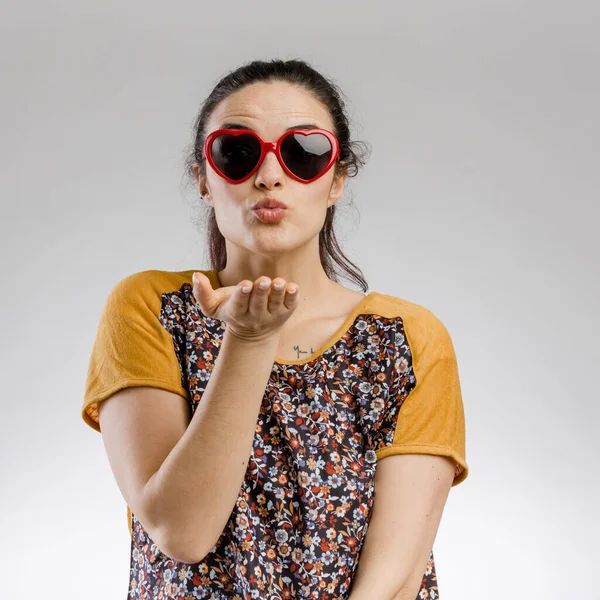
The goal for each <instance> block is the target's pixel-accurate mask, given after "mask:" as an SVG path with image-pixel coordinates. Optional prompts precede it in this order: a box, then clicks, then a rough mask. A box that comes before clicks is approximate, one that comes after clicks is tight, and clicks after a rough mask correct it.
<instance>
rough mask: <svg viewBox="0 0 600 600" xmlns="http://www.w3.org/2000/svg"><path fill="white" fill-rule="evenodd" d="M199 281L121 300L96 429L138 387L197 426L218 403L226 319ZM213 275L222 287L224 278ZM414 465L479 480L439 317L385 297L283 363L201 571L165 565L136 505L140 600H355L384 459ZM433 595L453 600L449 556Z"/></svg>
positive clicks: (174, 277)
mask: <svg viewBox="0 0 600 600" xmlns="http://www.w3.org/2000/svg"><path fill="white" fill-rule="evenodd" d="M193 272H194V271H193V270H191V271H178V272H171V271H158V270H151V271H142V272H139V273H134V274H132V275H129V276H128V277H125V278H124V279H122V280H121V281H119V282H118V284H117V285H116V286H115V287H114V288H113V289H112V290H111V292H110V294H109V296H108V298H107V300H106V303H105V305H104V308H103V311H102V315H101V318H100V323H99V326H98V332H97V336H96V339H95V342H94V346H93V349H92V354H91V358H90V363H89V369H88V373H87V380H86V389H85V397H84V404H83V406H82V409H81V414H82V417H83V419H84V421H85V422H86V423H87V424H88V425H89V426H90V427H92V428H93V429H95V430H96V431H100V426H99V422H98V403H99V402H102V401H103V400H105V399H107V398H108V397H109V396H110V395H112V394H113V393H115V392H116V391H118V390H120V389H123V388H125V387H129V386H153V387H158V388H161V389H165V390H168V391H171V392H175V393H178V394H180V395H181V396H183V397H184V398H186V399H187V401H188V404H189V407H190V414H191V415H192V416H193V414H194V412H195V410H196V408H197V407H198V404H199V403H200V402H202V396H203V393H204V390H205V388H206V385H207V383H208V380H209V378H210V374H211V372H212V369H213V367H214V365H215V362H216V360H217V359H218V355H219V347H220V344H221V341H222V339H223V335H224V333H225V322H223V321H220V320H218V319H214V318H210V317H207V316H206V315H204V314H202V311H201V310H200V307H199V305H198V303H197V302H196V300H195V298H194V296H193V293H192V281H191V276H192V273H193ZM202 272H203V273H204V274H205V275H206V276H207V277H209V279H210V280H211V283H212V285H213V288H215V289H216V288H218V287H220V282H219V279H218V276H217V273H216V272H215V271H213V270H205V271H202ZM402 453H404V454H410V453H422V454H437V455H443V456H448V457H451V458H453V459H454V461H455V463H456V471H455V478H454V482H453V486H455V485H457V484H458V483H460V482H462V481H464V479H465V478H466V477H467V474H468V466H467V464H466V461H465V423H464V412H463V403H462V397H461V391H460V383H459V379H458V370H457V364H456V357H455V354H454V349H453V345H452V341H451V339H450V336H449V334H448V332H447V330H446V328H445V327H444V325H443V324H442V323H441V321H440V320H439V319H438V318H437V317H436V316H435V315H434V314H433V313H432V312H431V311H429V310H428V309H426V308H424V307H422V306H419V305H417V304H414V303H411V302H408V301H407V300H403V299H400V298H397V297H394V296H388V295H385V294H381V293H377V292H371V293H370V294H368V295H366V296H365V298H364V299H363V301H361V302H360V303H359V305H358V306H357V307H356V308H355V310H354V311H353V312H352V313H351V314H350V315H348V317H347V319H346V321H345V322H344V324H343V325H342V327H341V328H340V329H339V330H338V332H336V334H335V335H334V336H332V338H331V339H330V340H328V341H327V342H326V343H325V344H323V346H322V347H320V348H318V349H317V351H316V352H314V353H313V354H311V355H309V356H307V357H305V358H303V359H299V360H295V361H281V360H278V359H277V358H276V359H275V360H274V363H273V369H272V372H271V375H270V378H269V381H268V383H267V386H266V388H265V393H264V397H263V400H262V404H261V406H260V410H259V413H258V417H257V422H256V429H255V434H254V442H253V447H252V451H251V455H250V457H249V462H248V467H247V470H246V474H245V478H244V481H243V483H242V486H241V489H240V491H239V494H238V496H237V499H236V501H235V505H234V506H233V507H232V511H231V514H230V516H229V520H228V522H227V525H226V527H225V529H224V530H223V532H222V534H221V536H220V538H219V539H218V540H217V542H216V543H215V545H214V546H213V547H212V548H211V550H210V551H209V553H208V554H207V555H206V556H205V557H204V558H203V559H202V560H201V561H200V562H198V563H184V562H180V561H177V560H175V559H173V558H171V557H169V556H167V555H166V554H164V553H163V552H162V550H161V549H160V548H159V547H158V546H157V544H156V543H155V542H154V541H153V540H152V539H151V537H150V536H149V534H148V532H147V531H146V530H145V529H144V526H143V523H142V522H141V521H139V520H138V519H137V517H136V515H135V514H133V513H132V511H131V509H130V508H129V506H128V507H127V522H128V526H129V531H130V535H131V554H130V569H129V573H130V577H129V588H128V592H127V598H129V599H132V600H133V599H136V600H156V599H159V600H160V599H166V598H180V599H187V600H192V599H193V600H197V599H211V600H251V599H268V600H272V599H276V600H288V599H296V598H302V599H311V600H312V599H314V600H317V599H318V600H342V599H346V598H348V597H349V596H350V592H351V589H352V582H353V576H354V574H355V572H356V569H357V566H358V562H359V559H360V553H361V549H362V546H363V542H364V539H365V535H366V534H367V530H368V527H369V521H370V517H371V514H372V510H373V504H374V502H375V496H376V494H375V479H374V478H375V472H376V469H377V465H378V462H379V461H380V460H382V459H384V458H385V457H387V456H390V455H393V454H402ZM417 598H418V599H419V600H429V599H432V600H437V599H438V598H439V593H438V587H437V577H436V571H435V563H434V557H433V550H432V551H431V554H430V556H429V560H428V563H427V566H426V569H425V571H424V573H423V579H422V584H421V589H420V590H419V594H418V596H417Z"/></svg>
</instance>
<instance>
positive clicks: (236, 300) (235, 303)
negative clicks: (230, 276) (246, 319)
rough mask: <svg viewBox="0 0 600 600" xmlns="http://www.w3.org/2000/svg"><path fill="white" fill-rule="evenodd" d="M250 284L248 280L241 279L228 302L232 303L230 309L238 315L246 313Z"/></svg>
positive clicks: (250, 293) (250, 291)
mask: <svg viewBox="0 0 600 600" xmlns="http://www.w3.org/2000/svg"><path fill="white" fill-rule="evenodd" d="M252 287H253V286H252V282H251V281H250V280H249V279H242V281H240V282H239V283H238V284H237V285H236V286H235V290H234V292H233V294H232V295H231V298H230V300H229V302H231V303H232V309H233V311H234V312H237V313H238V314H245V313H247V312H248V303H249V301H250V296H251V295H252Z"/></svg>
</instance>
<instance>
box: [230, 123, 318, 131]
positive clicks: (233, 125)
mask: <svg viewBox="0 0 600 600" xmlns="http://www.w3.org/2000/svg"><path fill="white" fill-rule="evenodd" d="M219 129H250V130H251V131H254V129H252V127H249V126H248V125H242V124H241V123H223V125H221V126H220V127H219ZM292 129H321V126H320V125H315V124H314V123H302V124H301V125H292V127H288V128H287V129H286V131H291V130H292Z"/></svg>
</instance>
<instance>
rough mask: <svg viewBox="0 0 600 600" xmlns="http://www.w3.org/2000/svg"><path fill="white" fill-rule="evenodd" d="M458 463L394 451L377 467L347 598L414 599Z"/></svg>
mask: <svg viewBox="0 0 600 600" xmlns="http://www.w3.org/2000/svg"><path fill="white" fill-rule="evenodd" d="M455 465H456V463H455V462H454V461H453V460H452V459H451V458H449V457H446V456H439V455H431V454H395V455H393V456H387V457H386V458H385V459H382V460H381V462H380V464H379V465H377V470H376V472H375V500H374V504H373V512H372V515H371V520H370V522H369V527H368V531H367V535H366V537H365V540H364V542H363V548H362V550H361V554H360V558H359V563H358V567H357V570H356V573H355V574H354V580H353V584H352V587H351V592H350V596H349V599H348V600H373V598H378V599H381V600H415V599H416V598H417V594H418V593H419V590H420V587H421V583H422V581H423V576H424V573H425V570H426V568H427V561H428V559H429V555H430V553H431V550H432V548H433V542H434V540H435V537H436V535H437V531H438V527H439V524H440V520H441V518H442V512H443V510H444V506H445V504H446V500H447V498H448V494H449V492H450V488H451V486H452V482H453V479H454V475H455Z"/></svg>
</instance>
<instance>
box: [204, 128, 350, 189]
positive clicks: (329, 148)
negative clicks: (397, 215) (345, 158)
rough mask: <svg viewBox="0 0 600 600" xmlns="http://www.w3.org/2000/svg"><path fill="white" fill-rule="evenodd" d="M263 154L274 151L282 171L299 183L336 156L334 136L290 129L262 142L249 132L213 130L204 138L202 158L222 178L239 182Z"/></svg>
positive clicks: (314, 175)
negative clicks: (275, 137) (275, 139)
mask: <svg viewBox="0 0 600 600" xmlns="http://www.w3.org/2000/svg"><path fill="white" fill-rule="evenodd" d="M267 152H275V155H276V156H277V159H278V160H279V163H280V164H281V166H282V167H283V169H284V170H285V172H286V173H287V174H288V175H289V176H290V177H293V178H294V179H296V180H297V181H301V182H302V183H310V182H311V181H315V179H318V178H319V177H322V176H323V175H324V174H325V173H326V172H327V171H328V170H329V169H330V168H331V166H332V165H333V164H334V163H335V161H336V160H337V159H338V158H339V156H340V151H339V144H338V140H337V138H336V136H335V135H334V134H333V133H331V131H327V130H326V129H306V130H304V129H292V130H290V131H286V132H285V133H284V134H283V135H282V136H281V137H280V138H279V139H278V140H277V141H276V142H265V141H264V140H263V139H262V138H261V137H260V136H259V135H258V134H257V133H256V132H255V131H252V130H251V129H217V130H216V131H213V132H211V133H210V134H209V135H208V136H207V138H206V140H205V142H204V148H203V150H202V159H205V158H206V159H207V160H208V162H209V164H210V165H211V167H212V168H213V169H214V170H215V171H216V172H217V173H218V174H219V175H220V176H221V177H223V179H226V180H227V181H229V182H231V183H241V182H242V181H245V180H246V179H248V178H249V177H250V176H251V175H252V174H253V173H254V172H256V171H257V169H258V168H259V167H260V165H261V164H262V161H263V160H264V158H265V156H266V155H267Z"/></svg>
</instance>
